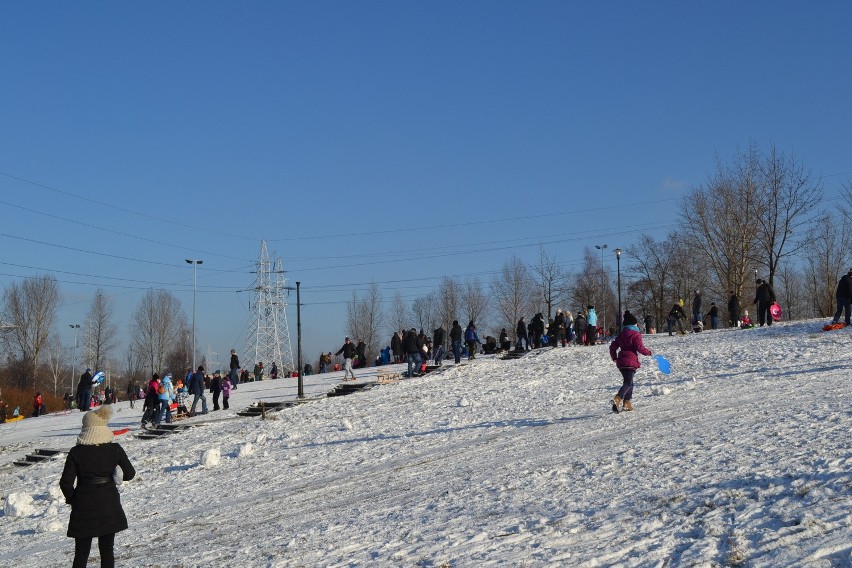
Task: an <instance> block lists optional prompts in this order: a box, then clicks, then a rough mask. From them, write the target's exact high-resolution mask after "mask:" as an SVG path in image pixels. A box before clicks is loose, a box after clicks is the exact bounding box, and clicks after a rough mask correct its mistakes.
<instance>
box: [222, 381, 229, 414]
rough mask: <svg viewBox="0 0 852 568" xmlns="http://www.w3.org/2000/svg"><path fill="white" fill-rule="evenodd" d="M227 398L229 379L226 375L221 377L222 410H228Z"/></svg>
mask: <svg viewBox="0 0 852 568" xmlns="http://www.w3.org/2000/svg"><path fill="white" fill-rule="evenodd" d="M229 398H231V381H230V379H229V378H228V377H227V375H226V376H224V377H222V410H228V399H229Z"/></svg>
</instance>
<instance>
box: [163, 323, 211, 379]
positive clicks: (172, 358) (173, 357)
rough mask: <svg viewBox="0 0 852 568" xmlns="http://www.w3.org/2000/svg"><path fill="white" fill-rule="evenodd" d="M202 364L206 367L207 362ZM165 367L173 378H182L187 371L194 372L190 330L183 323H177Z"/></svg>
mask: <svg viewBox="0 0 852 568" xmlns="http://www.w3.org/2000/svg"><path fill="white" fill-rule="evenodd" d="M196 360H198V359H197V358H196ZM204 364H205V365H207V362H206V361H204ZM166 367H167V369H168V370H170V371H172V372H173V373H174V374H175V377H182V376H183V375H184V374H185V372H187V371H189V370H193V371H195V369H192V329H191V328H190V327H189V326H188V325H187V324H186V322H185V321H181V322H180V323H179V328H178V330H177V333H176V340H175V342H174V343H172V345H171V346H170V347H169V350H168V352H167V353H166ZM205 368H206V367H205ZM208 370H210V369H208Z"/></svg>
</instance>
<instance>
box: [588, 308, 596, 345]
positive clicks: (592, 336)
mask: <svg viewBox="0 0 852 568" xmlns="http://www.w3.org/2000/svg"><path fill="white" fill-rule="evenodd" d="M597 339H598V313H597V312H596V311H595V307H594V306H593V305H591V304H589V305H588V306H587V307H586V345H594V344H595V342H596V341H597Z"/></svg>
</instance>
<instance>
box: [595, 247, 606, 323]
mask: <svg viewBox="0 0 852 568" xmlns="http://www.w3.org/2000/svg"><path fill="white" fill-rule="evenodd" d="M606 247H607V245H595V248H596V249H598V250H599V251H601V270H602V271H603V273H604V278H606V268H605V267H604V259H603V254H604V253H603V251H604V249H606ZM601 319H602V320H603V325H602V326H601V327H603V330H604V333H606V302H605V301H604V302H601Z"/></svg>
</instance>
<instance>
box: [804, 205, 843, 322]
mask: <svg viewBox="0 0 852 568" xmlns="http://www.w3.org/2000/svg"><path fill="white" fill-rule="evenodd" d="M849 245H850V223H849V222H847V221H840V220H839V219H836V218H833V217H832V216H831V215H830V214H828V213H824V214H823V216H822V217H821V218H820V219H819V220H817V222H816V224H815V226H814V228H813V229H812V231H811V232H810V237H809V238H808V240H807V244H806V246H805V252H806V259H807V269H806V274H805V288H806V290H807V293H808V296H810V298H811V300H812V302H813V311H814V313H815V314H816V316H817V317H829V316H832V315H834V310H835V308H836V300H835V290H836V285H837V279H838V278H839V277H840V275H841V274H843V273H844V272H845V269H846V267H847V266H848V263H849V253H848V252H846V251H848V250H849Z"/></svg>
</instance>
